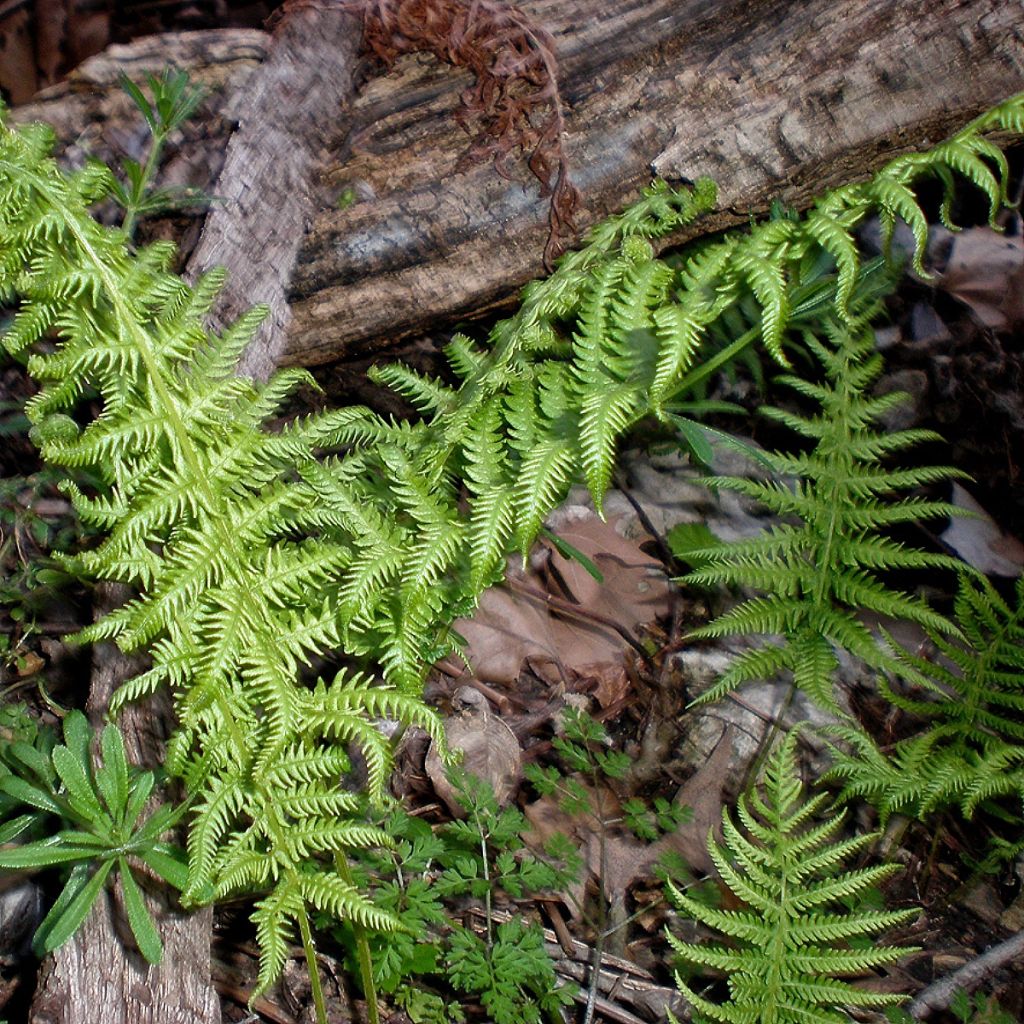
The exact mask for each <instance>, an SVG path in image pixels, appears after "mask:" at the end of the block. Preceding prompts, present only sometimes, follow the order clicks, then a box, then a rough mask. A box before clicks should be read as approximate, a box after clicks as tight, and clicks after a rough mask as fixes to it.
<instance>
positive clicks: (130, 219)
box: [121, 132, 167, 242]
mask: <svg viewBox="0 0 1024 1024" xmlns="http://www.w3.org/2000/svg"><path fill="white" fill-rule="evenodd" d="M166 141H167V136H166V135H164V133H163V132H155V133H154V134H153V145H152V146H150V148H149V155H148V156H147V157H146V166H145V167H143V169H142V180H141V181H140V182H139V188H138V194H137V195H135V196H133V197H132V200H133V201H132V205H131V206H127V207H125V211H124V220H123V221H122V223H121V229H122V230H123V231H124V233H125V235H126V237H127V238H128V241H129V242H130V241H131V239H132V235H133V234H134V233H135V223H136V221H137V220H138V219H139V207H140V206H141V203H142V200H143V199H144V198H145V196H146V192H147V191H148V190H149V183H150V182H151V181H152V180H153V179H154V178H155V177H156V171H157V167H159V165H160V154H161V152H162V151H163V148H164V143H165V142H166Z"/></svg>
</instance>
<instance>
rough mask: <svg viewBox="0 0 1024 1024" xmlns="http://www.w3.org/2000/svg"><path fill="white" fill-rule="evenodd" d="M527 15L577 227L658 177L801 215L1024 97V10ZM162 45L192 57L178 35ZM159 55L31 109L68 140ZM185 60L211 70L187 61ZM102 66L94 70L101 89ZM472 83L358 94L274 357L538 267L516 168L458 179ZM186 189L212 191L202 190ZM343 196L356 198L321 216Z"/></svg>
mask: <svg viewBox="0 0 1024 1024" xmlns="http://www.w3.org/2000/svg"><path fill="white" fill-rule="evenodd" d="M520 6H521V7H522V8H523V9H524V10H525V11H526V12H527V13H529V14H531V15H532V16H534V17H535V18H536V19H538V20H539V21H540V22H541V23H542V24H544V25H545V26H546V27H548V28H549V29H550V30H551V31H552V33H553V34H554V36H555V40H556V43H557V45H558V50H559V57H560V62H561V91H562V96H563V98H564V100H565V103H566V106H567V108H568V109H567V129H568V134H567V149H568V152H569V156H570V159H571V161H572V165H573V173H574V178H575V180H576V182H577V184H578V185H579V187H580V189H581V191H582V192H583V198H584V203H585V207H586V209H585V212H584V213H583V215H581V216H580V217H579V221H580V224H581V226H583V227H585V226H586V225H587V224H589V223H592V222H594V221H595V220H597V219H599V218H600V217H602V216H604V215H606V214H607V213H609V212H611V211H614V210H617V209H621V208H622V207H623V206H625V205H626V204H627V203H628V202H629V201H630V200H631V199H633V198H635V196H636V195H637V192H638V190H639V189H640V188H641V187H642V186H643V185H644V184H646V182H647V181H648V180H649V179H650V176H651V174H652V172H657V173H658V174H661V175H664V176H666V177H669V178H678V177H685V178H694V177H697V176H699V175H704V174H707V175H710V176H711V177H713V178H715V179H716V180H717V181H718V183H719V186H720V194H721V212H720V213H719V214H717V215H716V216H715V217H713V218H711V219H709V220H707V221H705V222H704V223H703V225H702V227H701V230H709V229H714V228H719V227H723V226H726V225H728V224H735V223H741V222H743V221H745V220H746V219H747V217H748V216H749V214H750V213H751V212H752V211H758V210H764V209H766V208H767V206H768V205H769V204H770V203H771V201H772V200H773V199H775V198H779V199H782V200H784V201H786V202H788V203H791V204H794V205H800V203H802V202H806V201H807V200H808V199H809V197H810V196H812V195H813V194H815V193H817V192H820V191H821V189H823V188H825V187H828V186H829V185H834V184H838V183H840V182H844V181H849V180H851V179H854V178H857V177H859V176H863V175H865V174H867V173H868V172H870V171H871V170H873V169H875V168H877V167H878V166H879V165H880V164H881V163H883V162H884V161H885V160H886V159H887V158H889V157H890V156H892V155H893V154H895V153H896V152H899V151H901V150H905V149H907V148H910V147H913V146H918V145H922V144H927V143H928V142H934V141H938V140H939V139H940V138H942V137H943V136H944V135H946V134H948V133H949V132H950V131H952V130H955V129H956V128H957V127H959V126H960V125H962V124H963V123H964V122H965V121H967V120H968V119H969V118H970V117H972V116H974V115H975V114H977V113H978V112H980V111H981V110H983V109H985V108H986V107H988V106H991V105H992V104H994V103H996V102H998V101H999V100H1001V99H1003V98H1005V97H1006V96H1008V95H1011V94H1012V93H1014V92H1016V91H1019V90H1020V89H1022V88H1024V0H934V2H933V3H930V4H928V5H927V6H922V5H921V4H919V3H915V2H913V0H828V2H826V0H795V2H792V3H788V4H778V3H775V2H772V0H756V2H753V3H751V2H750V0H620V2H617V3H615V4H608V3H606V2H605V0H527V2H523V3H521V5H520ZM197 35H201V36H202V37H203V38H204V39H209V40H211V41H212V40H215V39H217V38H218V34H216V33H202V34H197ZM162 38H164V39H166V38H171V39H173V40H174V44H175V47H176V53H177V55H178V56H177V57H176V58H175V59H178V60H179V62H184V63H187V55H186V54H185V52H184V50H183V46H184V45H185V42H187V39H188V37H187V36H178V37H162ZM223 38H224V39H230V40H232V41H233V42H232V43H231V44H230V46H229V47H228V49H230V48H231V47H234V52H235V53H236V54H239V51H240V50H243V49H245V48H246V47H248V53H247V55H245V56H242V55H241V54H239V58H238V60H237V61H236V63H234V64H231V65H230V66H231V67H232V68H234V69H235V70H234V71H232V72H230V73H229V72H227V71H226V70H225V69H226V68H228V66H229V64H230V62H229V61H227V58H226V56H225V54H224V52H223V51H224V47H223V46H222V47H221V51H220V56H219V57H217V59H216V61H214V63H213V65H212V66H213V68H214V70H215V71H216V74H215V75H213V77H214V78H217V76H219V82H220V85H219V86H217V83H216V82H214V83H213V84H214V85H215V87H219V88H221V89H222V90H224V94H225V96H226V98H227V106H226V107H225V108H224V111H223V115H222V116H224V117H226V118H230V117H231V111H232V109H233V108H232V104H233V102H235V101H234V100H233V99H232V97H231V95H230V92H231V90H234V89H243V90H244V84H241V83H242V81H243V78H244V75H243V74H241V72H242V71H244V72H245V73H248V72H249V70H250V68H249V67H243V65H245V64H246V62H251V60H252V57H253V54H254V52H255V51H257V50H258V49H259V46H260V34H259V33H255V32H238V31H232V32H228V33H225V34H224V37H223ZM243 41H244V42H243ZM200 49H202V48H200ZM206 49H207V50H215V49H216V47H215V46H214V45H213V43H212V42H211V43H210V45H209V46H207V47H206ZM168 52H171V53H172V55H173V53H174V52H175V51H168V50H167V48H166V45H165V44H163V43H160V42H157V43H156V44H154V45H149V41H139V42H138V43H136V44H133V46H132V47H126V48H117V49H116V50H115V49H114V48H112V49H111V51H109V52H108V53H107V54H106V55H104V56H103V57H102V58H94V60H93V61H90V62H88V63H87V64H86V65H83V68H82V69H81V71H80V73H78V75H77V76H76V77H75V78H73V80H72V82H71V83H70V84H69V85H68V86H64V87H58V88H57V89H56V90H50V91H49V93H48V97H49V98H48V99H46V101H45V102H41V103H36V104H33V105H32V107H31V109H30V111H29V113H30V114H31V115H32V116H36V117H42V118H44V119H47V120H51V121H52V120H53V119H54V118H55V117H57V116H59V110H60V108H61V107H62V106H63V105H66V104H69V103H77V104H78V105H79V106H78V108H77V111H76V113H75V114H74V116H73V117H72V118H71V119H70V121H69V119H68V118H67V117H65V118H64V119H63V123H64V124H66V125H68V126H69V127H70V124H72V123H75V124H76V125H77V131H78V132H81V131H83V130H85V129H86V128H87V127H88V126H89V124H90V121H89V120H85V119H84V117H83V115H84V114H85V102H86V101H84V100H83V99H82V98H81V97H82V94H83V92H85V93H89V92H90V91H92V92H93V98H92V99H90V100H89V101H88V102H91V103H93V104H98V103H100V100H97V99H96V98H95V90H99V89H103V88H105V86H104V84H103V80H104V78H105V79H106V82H107V83H108V85H109V84H110V83H112V82H113V81H114V80H115V79H116V74H113V73H112V71H113V68H114V67H116V66H117V65H118V64H123V63H125V62H127V63H129V64H130V65H132V66H134V67H136V68H138V67H141V66H146V67H148V68H150V69H155V68H158V67H159V66H160V64H161V63H162V62H163V61H165V60H166V59H167V57H166V54H168ZM162 54H163V55H162ZM192 59H193V60H196V61H198V62H199V63H200V64H203V63H204V61H205V60H206V58H205V57H204V55H203V54H201V53H198V52H193V56H192ZM99 60H104V61H106V62H107V64H106V66H105V69H104V70H103V72H102V73H101V71H100V69H99V66H98V65H97V64H96V63H95V62H96V61H99ZM233 75H234V76H235V77H232V76H233ZM203 76H206V77H210V76H211V72H210V71H209V69H207V70H204V71H202V72H201V73H200V77H201V78H202V77H203ZM469 81H470V79H469V75H468V73H467V72H461V71H454V70H452V69H451V68H448V67H444V66H442V65H440V64H439V63H438V62H437V61H436V60H435V59H434V58H432V57H427V56H413V57H406V58H403V59H402V60H401V61H400V62H399V64H398V66H397V67H396V69H395V70H394V71H393V72H392V73H391V74H390V75H388V76H386V77H378V78H370V80H369V82H368V83H367V85H366V86H365V87H364V88H363V90H362V92H361V95H360V96H359V98H358V100H357V102H356V104H355V107H354V109H353V111H352V124H351V129H350V130H349V131H347V132H345V133H343V134H342V135H341V137H340V141H339V143H338V144H337V145H336V146H334V147H333V148H332V151H331V152H330V153H328V154H326V158H325V161H324V165H323V170H322V173H321V174H320V176H319V179H318V184H319V185H320V186H321V194H322V196H323V197H324V198H323V204H322V207H321V209H320V211H319V213H318V214H317V216H316V217H315V219H314V220H313V222H312V225H311V228H310V231H309V233H308V235H307V237H306V239H305V242H304V244H303V246H302V248H301V250H300V252H299V256H298V266H297V270H296V272H295V274H294V275H293V277H292V282H291V289H290V298H291V305H292V316H293V324H292V327H291V331H290V335H289V339H288V345H287V352H286V354H285V358H286V361H288V362H292V363H305V364H314V363H320V362H328V361H331V360H334V359H337V358H339V357H341V356H342V355H344V354H345V353H346V352H351V351H352V350H353V349H355V348H364V349H365V348H369V347H377V346H379V345H380V344H382V343H386V342H387V341H388V340H393V339H396V338H399V337H403V336H408V335H411V334H415V333H419V332H422V331H423V330H425V329H427V328H429V327H431V326H432V325H436V324H438V323H440V322H442V321H451V320H452V319H453V318H455V317H460V316H466V315H470V314H472V313H474V312H479V311H481V310H484V309H486V308H488V307H493V306H494V305H496V304H500V303H504V302H507V301H509V300H510V298H512V297H514V294H515V292H516V291H517V290H518V288H519V287H520V286H521V285H522V284H523V283H524V282H525V281H527V280H529V279H530V278H531V277H534V276H537V275H538V274H540V273H541V272H542V266H541V254H542V252H543V248H544V241H545V237H546V231H547V224H546V216H547V207H546V200H544V199H541V198H540V197H539V195H538V190H537V187H536V183H535V182H533V181H532V179H531V178H530V176H529V174H528V172H526V171H525V169H524V171H523V175H522V180H521V181H511V182H510V181H506V180H503V179H501V178H500V177H498V176H497V175H496V174H495V172H494V168H493V167H492V166H491V165H490V164H486V165H481V166H478V167H472V168H470V169H468V170H466V171H464V172H460V173H458V174H456V173H455V167H456V164H457V163H458V160H459V156H460V155H461V154H462V153H463V152H464V150H465V149H466V147H467V144H468V137H467V136H466V134H465V133H464V132H463V131H462V129H460V128H459V127H458V126H457V125H456V124H455V123H454V122H453V120H452V117H451V115H452V113H453V112H454V111H455V110H456V109H457V108H458V105H459V94H460V92H461V90H462V89H464V88H465V87H466V86H467V85H468V84H469ZM111 87H112V86H111ZM62 90H63V93H62ZM104 102H105V101H104ZM94 109H98V108H94ZM23 116H24V115H23ZM62 134H63V133H62ZM223 134H224V128H223V125H222V126H221V127H220V128H219V129H216V130H215V131H213V132H212V133H211V134H210V135H209V136H208V137H205V138H200V139H198V140H196V141H195V142H194V143H193V150H195V149H197V148H201V147H203V146H205V148H206V149H207V150H209V149H211V148H213V147H214V146H216V144H217V142H218V139H221V138H223ZM65 137H66V138H67V137H71V138H73V137H74V135H73V133H72V132H70V131H69V132H68V133H67V134H66V135H65ZM206 160H207V161H209V160H210V157H209V156H207V157H206ZM193 181H194V183H196V184H199V185H200V186H205V187H209V180H205V181H204V180H203V178H202V174H199V177H198V179H193ZM348 189H351V190H352V191H353V193H354V194H355V196H356V200H357V201H356V202H355V203H354V204H353V205H351V206H348V207H347V208H345V209H338V208H335V204H334V202H333V201H335V200H337V199H338V198H339V197H340V196H342V195H343V194H344V193H345V192H346V190H348Z"/></svg>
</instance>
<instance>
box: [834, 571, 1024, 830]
mask: <svg viewBox="0 0 1024 1024" xmlns="http://www.w3.org/2000/svg"><path fill="white" fill-rule="evenodd" d="M955 611H956V621H957V625H958V626H959V631H960V635H959V637H958V638H953V637H949V636H947V635H945V634H942V633H939V632H937V631H936V630H935V629H931V630H930V631H929V633H930V637H931V640H932V642H933V643H934V644H935V646H936V648H937V650H938V655H939V657H938V658H936V659H934V660H932V659H926V658H924V657H920V656H916V655H911V654H909V653H907V652H906V651H903V650H902V649H900V648H898V647H896V646H895V645H894V644H893V645H891V646H892V647H893V649H894V650H895V651H896V652H897V654H898V662H897V664H896V666H895V667H894V675H897V676H898V675H901V674H902V675H903V676H904V677H906V678H908V679H910V680H911V681H912V684H913V685H914V686H915V687H918V688H923V689H921V692H920V694H919V695H916V696H911V695H910V694H908V693H907V692H906V691H905V689H904V688H903V687H902V686H900V685H898V684H897V683H894V682H889V681H886V680H885V679H883V680H882V688H883V692H884V693H885V694H886V696H887V698H888V699H889V700H890V701H892V703H894V704H896V705H897V706H898V707H901V708H903V709H904V710H906V711H908V712H910V713H911V714H913V715H916V716H919V717H922V718H924V719H925V720H926V721H928V722H929V723H930V725H929V728H928V729H927V730H925V731H924V732H922V733H921V734H919V735H916V736H912V737H910V738H908V739H905V740H901V741H899V742H898V743H896V744H895V745H894V746H893V748H892V749H891V750H889V751H887V752H886V753H885V754H883V753H882V752H881V751H879V750H878V749H877V748H876V747H875V745H874V743H873V742H872V741H871V740H870V739H869V738H868V737H867V736H864V735H859V734H858V735H854V732H853V731H852V730H848V729H842V730H837V735H838V736H839V737H840V738H841V739H842V740H843V741H844V745H843V746H842V747H841V748H840V747H834V748H833V757H834V763H833V767H832V769H831V771H830V773H829V774H830V777H834V778H839V779H842V780H843V784H844V788H843V796H844V798H849V797H854V796H856V797H863V798H864V799H866V800H868V801H870V802H871V803H872V804H874V805H875V807H877V808H878V811H879V813H880V814H881V815H882V818H883V820H885V819H886V818H888V817H889V815H891V814H893V813H895V812H897V811H898V812H899V813H902V814H907V815H912V816H916V817H921V818H923V817H925V816H926V815H928V814H931V813H932V812H934V811H937V810H943V809H945V808H947V807H950V806H956V807H959V809H960V811H961V812H962V813H963V814H964V815H965V816H966V817H970V816H971V815H972V814H973V813H974V812H975V810H976V809H977V807H978V806H979V805H980V804H981V803H983V802H986V801H998V800H1005V799H1007V798H1009V799H1010V800H1011V802H1012V804H1013V808H1012V813H1014V814H1017V815H1019V814H1020V805H1021V802H1022V801H1024V746H1022V745H1021V741H1022V740H1024V653H1022V651H1024V577H1022V578H1021V579H1019V580H1018V581H1017V584H1016V602H1015V604H1014V605H1010V604H1009V603H1008V602H1006V601H1005V600H1004V599H1003V598H1002V597H1001V596H1000V594H999V593H998V592H997V591H996V589H995V588H994V587H993V586H992V584H991V583H989V582H988V581H987V580H986V579H984V578H983V577H974V576H964V577H963V578H962V579H961V581H960V587H959V590H958V594H957V599H956V603H955Z"/></svg>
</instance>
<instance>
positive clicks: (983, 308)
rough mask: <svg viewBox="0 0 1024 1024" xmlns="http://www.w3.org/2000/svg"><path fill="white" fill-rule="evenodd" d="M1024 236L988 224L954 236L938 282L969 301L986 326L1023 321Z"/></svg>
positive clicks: (1003, 327) (1006, 326)
mask: <svg viewBox="0 0 1024 1024" xmlns="http://www.w3.org/2000/svg"><path fill="white" fill-rule="evenodd" d="M1022 271H1024V240H1022V239H1020V238H1010V237H1007V236H1006V235H1004V234H1000V233H999V232H998V231H993V230H992V228H989V227H981V228H968V229H967V230H965V231H961V232H959V233H958V234H956V235H955V236H954V237H953V248H952V250H951V252H950V254H949V261H948V263H947V264H946V269H945V270H944V271H943V273H942V274H941V275H940V277H939V286H940V287H941V288H943V289H945V290H946V291H947V292H949V294H950V295H953V296H955V297H956V298H958V299H959V300H960V301H961V302H964V303H966V304H967V305H968V306H970V307H971V309H972V310H973V311H974V313H975V315H976V316H977V317H978V319H979V320H980V321H981V322H982V323H983V324H985V326H987V327H991V328H993V329H995V330H1005V329H1006V328H1009V327H1013V326H1014V325H1015V324H1016V323H1020V322H1021V315H1022V312H1024V304H1022V298H1021V294H1020V286H1021V282H1022Z"/></svg>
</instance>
